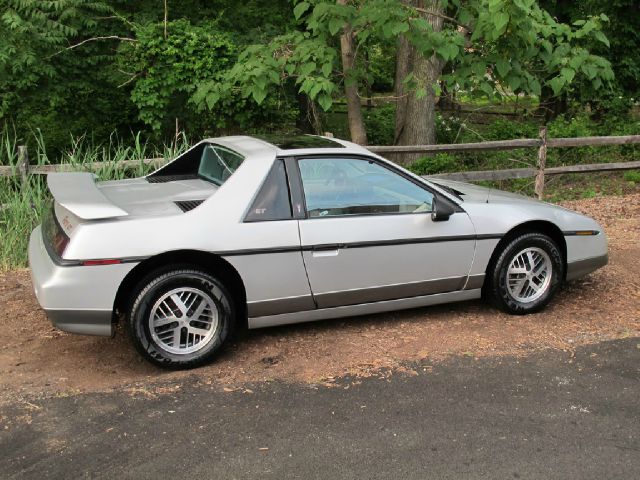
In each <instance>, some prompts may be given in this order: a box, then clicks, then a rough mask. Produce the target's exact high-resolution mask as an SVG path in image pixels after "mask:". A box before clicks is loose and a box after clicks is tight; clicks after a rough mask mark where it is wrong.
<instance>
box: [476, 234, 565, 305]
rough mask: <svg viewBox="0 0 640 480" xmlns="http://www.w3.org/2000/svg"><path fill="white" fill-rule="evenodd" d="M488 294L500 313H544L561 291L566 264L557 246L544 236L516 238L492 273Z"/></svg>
mask: <svg viewBox="0 0 640 480" xmlns="http://www.w3.org/2000/svg"><path fill="white" fill-rule="evenodd" d="M487 273H488V275H489V277H488V279H487V281H488V283H487V285H486V293H487V294H488V297H489V298H490V300H491V301H492V303H493V304H494V305H496V306H497V307H498V308H500V309H501V310H503V311H505V312H507V313H511V314H516V315H522V314H526V313H533V312H537V311H539V310H541V309H543V308H544V307H545V306H546V305H547V304H548V303H549V302H550V301H551V299H552V298H553V296H554V295H555V293H556V292H557V291H558V289H559V288H560V285H561V283H562V279H563V278H564V262H563V259H562V253H561V252H560V249H559V248H558V245H557V244H556V243H555V242H554V241H553V240H552V239H551V238H549V237H548V236H546V235H543V234H541V233H525V234H523V235H520V236H518V237H517V238H514V239H513V240H512V241H511V242H509V244H507V246H506V247H505V248H504V250H503V251H502V253H501V254H500V255H499V256H498V258H497V260H496V261H495V263H494V264H493V266H492V268H491V267H490V271H489V272H487Z"/></svg>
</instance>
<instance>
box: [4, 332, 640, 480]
mask: <svg viewBox="0 0 640 480" xmlns="http://www.w3.org/2000/svg"><path fill="white" fill-rule="evenodd" d="M409 367H411V368H412V369H414V370H415V371H417V372H418V374H417V375H413V376H412V375H406V374H399V373H394V374H393V375H391V376H390V377H388V378H370V379H365V380H363V381H361V383H360V382H359V381H355V380H353V379H348V378H345V379H338V380H337V381H336V386H335V387H333V388H327V387H325V386H310V385H299V384H295V385H290V384H284V383H273V382H272V383H265V384H260V385H248V386H245V389H241V390H238V391H234V392H225V391H223V390H222V387H221V386H218V385H202V384H199V383H198V379H197V371H194V375H193V376H192V377H190V379H189V381H187V382H183V383H182V385H180V388H179V389H177V390H176V385H164V386H163V387H162V388H161V391H164V392H165V393H159V394H157V393H156V394H149V395H145V394H141V393H138V394H132V392H131V390H122V391H118V392H112V393H102V394H84V395H75V396H70V397H66V398H51V399H40V400H32V401H31V405H29V404H26V403H24V401H16V403H15V404H13V405H8V406H5V407H3V408H2V410H1V411H0V414H1V415H0V416H4V424H5V426H4V427H3V430H2V431H0V477H2V478H38V479H44V478H65V479H66V478H82V477H90V478H137V479H143V478H154V479H157V478H206V479H218V478H220V479H229V478H274V479H283V478H304V479H313V478H331V479H338V478H340V479H341V478H357V479H365V478H366V479H374V478H385V479H386V478H398V479H400V478H401V479H412V478H419V479H425V478H455V479H460V478H491V479H494V478H535V479H540V478H562V479H568V478H575V479H589V478H594V479H596V478H597V479H601V478H608V479H611V478H624V479H630V478H639V477H640V338H634V339H626V340H618V341H612V342H605V343H601V344H599V345H595V346H590V347H583V348H579V349H578V350H577V351H576V352H575V356H572V355H571V354H570V353H567V352H544V353H539V354H535V355H532V356H529V357H526V358H523V359H515V358H504V357H503V358H489V359H480V360H476V359H473V358H467V357H461V358H454V359H451V360H448V361H446V362H443V363H437V364H435V365H433V366H432V368H431V367H428V366H426V364H425V365H417V364H416V365H409ZM246 389H249V391H246Z"/></svg>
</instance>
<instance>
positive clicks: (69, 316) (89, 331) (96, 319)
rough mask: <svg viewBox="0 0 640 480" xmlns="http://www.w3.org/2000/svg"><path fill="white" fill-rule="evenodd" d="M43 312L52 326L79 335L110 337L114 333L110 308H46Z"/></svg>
mask: <svg viewBox="0 0 640 480" xmlns="http://www.w3.org/2000/svg"><path fill="white" fill-rule="evenodd" d="M45 313H46V314H47V317H49V320H51V323H52V324H53V326H54V327H56V328H57V329H59V330H62V331H64V332H69V333H78V334H80V335H98V336H100V337H112V336H113V334H114V323H113V318H112V317H113V312H112V311H111V310H47V309H45Z"/></svg>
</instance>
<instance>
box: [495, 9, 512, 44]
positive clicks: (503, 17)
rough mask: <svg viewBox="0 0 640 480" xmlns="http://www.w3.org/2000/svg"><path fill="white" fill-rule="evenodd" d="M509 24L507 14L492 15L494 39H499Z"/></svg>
mask: <svg viewBox="0 0 640 480" xmlns="http://www.w3.org/2000/svg"><path fill="white" fill-rule="evenodd" d="M507 23H509V14H508V13H507V12H498V13H496V14H495V15H493V26H494V27H495V29H496V31H495V38H497V37H499V36H500V35H502V34H503V33H504V31H505V30H506V29H507Z"/></svg>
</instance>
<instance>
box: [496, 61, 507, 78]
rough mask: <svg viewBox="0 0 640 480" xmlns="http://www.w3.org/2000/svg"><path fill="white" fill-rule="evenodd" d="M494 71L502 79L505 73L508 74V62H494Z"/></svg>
mask: <svg viewBox="0 0 640 480" xmlns="http://www.w3.org/2000/svg"><path fill="white" fill-rule="evenodd" d="M496 70H498V75H500V76H501V77H502V78H504V77H506V76H507V73H509V70H511V65H509V62H507V61H506V60H502V59H500V60H498V61H497V62H496Z"/></svg>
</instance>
